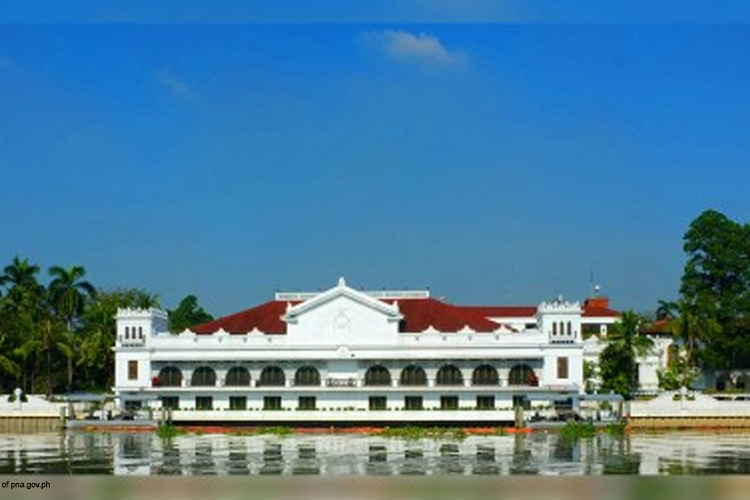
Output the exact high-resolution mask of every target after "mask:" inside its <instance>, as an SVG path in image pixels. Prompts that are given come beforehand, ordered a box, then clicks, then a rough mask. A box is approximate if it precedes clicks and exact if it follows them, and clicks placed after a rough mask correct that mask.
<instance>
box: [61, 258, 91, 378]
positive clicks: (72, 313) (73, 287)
mask: <svg viewBox="0 0 750 500" xmlns="http://www.w3.org/2000/svg"><path fill="white" fill-rule="evenodd" d="M49 275H50V276H51V277H53V280H52V281H51V282H50V284H49V290H50V302H51V304H52V307H53V308H54V309H55V311H56V312H57V314H58V316H59V317H60V319H62V320H63V321H65V324H66V326H67V328H68V332H69V333H70V335H71V337H72V335H73V332H74V329H73V326H74V320H75V319H76V318H77V317H78V316H79V315H80V314H81V313H82V312H83V308H84V306H85V305H86V303H87V301H89V300H93V299H94V298H95V297H96V289H95V288H94V286H93V285H92V284H91V283H89V282H88V281H84V280H83V277H84V276H85V275H86V270H85V269H84V268H83V267H82V266H72V267H70V268H68V269H65V268H64V267H60V266H52V267H50V268H49ZM71 347H72V349H73V353H71V354H74V353H75V343H73V345H72V346H71ZM72 388H73V356H72V355H71V356H68V392H70V391H71V390H72Z"/></svg>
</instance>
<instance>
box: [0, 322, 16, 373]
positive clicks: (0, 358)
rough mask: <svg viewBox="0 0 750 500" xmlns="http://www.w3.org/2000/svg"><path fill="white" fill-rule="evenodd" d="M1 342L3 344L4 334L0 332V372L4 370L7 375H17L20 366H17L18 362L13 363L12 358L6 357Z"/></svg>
mask: <svg viewBox="0 0 750 500" xmlns="http://www.w3.org/2000/svg"><path fill="white" fill-rule="evenodd" d="M3 344H5V335H4V334H3V333H2V332H0V372H5V373H7V374H8V375H13V376H14V377H18V375H19V373H20V371H21V370H20V368H19V367H18V364H17V363H15V362H14V361H13V360H12V359H10V358H9V357H7V356H6V355H5V354H3V353H4V352H7V351H6V350H5V349H4V348H3Z"/></svg>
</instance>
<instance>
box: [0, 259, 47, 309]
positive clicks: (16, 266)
mask: <svg viewBox="0 0 750 500" xmlns="http://www.w3.org/2000/svg"><path fill="white" fill-rule="evenodd" d="M37 274H39V266H37V265H36V264H31V263H29V260H28V259H23V260H22V259H20V258H19V257H18V256H17V255H16V256H15V257H13V261H12V262H11V263H10V264H9V265H7V266H5V268H4V269H3V274H2V275H1V276H0V286H5V287H6V288H7V289H8V293H7V296H6V297H5V299H6V300H5V303H6V304H8V305H10V306H11V307H16V308H17V307H21V306H22V305H23V304H24V303H29V302H32V301H34V300H36V299H38V298H39V296H40V294H41V292H42V286H41V285H40V284H39V283H38V282H37V279H36V275H37Z"/></svg>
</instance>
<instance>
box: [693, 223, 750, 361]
mask: <svg viewBox="0 0 750 500" xmlns="http://www.w3.org/2000/svg"><path fill="white" fill-rule="evenodd" d="M683 249H684V250H685V252H686V253H687V255H688V259H687V262H686V263H685V269H684V273H683V276H682V282H681V285H680V293H681V294H682V298H683V299H684V300H685V301H686V302H688V303H690V304H693V305H695V306H699V307H700V309H701V310H700V314H701V315H702V316H706V317H711V318H713V319H714V320H715V321H716V322H718V323H719V324H720V325H721V326H722V329H721V331H718V330H714V331H713V332H710V335H707V336H706V338H705V339H704V340H705V356H704V357H705V359H706V360H707V362H708V364H709V365H711V366H713V367H714V368H735V367H748V366H750V225H747V224H745V225H742V224H739V223H736V222H734V221H732V220H730V219H728V218H727V217H726V216H725V215H724V214H722V213H720V212H717V211H714V210H706V211H705V212H703V213H702V214H700V215H699V216H698V217H697V218H696V219H695V220H693V222H691V223H690V226H689V228H688V230H687V232H686V233H685V236H684V245H683Z"/></svg>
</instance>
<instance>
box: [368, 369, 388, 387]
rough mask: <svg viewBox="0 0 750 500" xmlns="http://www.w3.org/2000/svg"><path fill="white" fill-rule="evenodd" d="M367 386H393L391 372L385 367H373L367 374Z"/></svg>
mask: <svg viewBox="0 0 750 500" xmlns="http://www.w3.org/2000/svg"><path fill="white" fill-rule="evenodd" d="M365 385H391V372H389V371H388V369H387V368H386V367H384V366H380V365H377V366H371V367H370V368H368V369H367V371H366V372H365Z"/></svg>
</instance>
